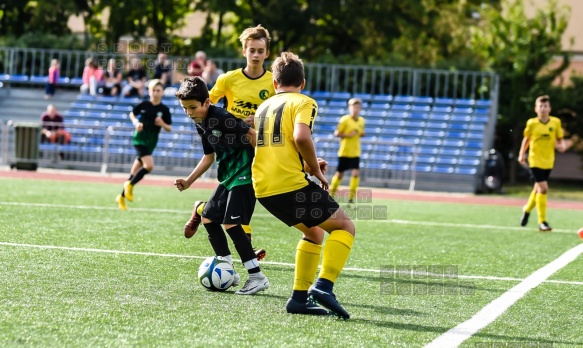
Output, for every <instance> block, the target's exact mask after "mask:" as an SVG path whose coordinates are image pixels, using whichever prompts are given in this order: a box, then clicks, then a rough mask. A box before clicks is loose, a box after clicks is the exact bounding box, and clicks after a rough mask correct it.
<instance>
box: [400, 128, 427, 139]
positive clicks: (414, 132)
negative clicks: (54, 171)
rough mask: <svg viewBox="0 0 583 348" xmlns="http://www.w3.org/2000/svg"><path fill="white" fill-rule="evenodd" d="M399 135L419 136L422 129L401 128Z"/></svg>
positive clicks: (421, 133)
mask: <svg viewBox="0 0 583 348" xmlns="http://www.w3.org/2000/svg"><path fill="white" fill-rule="evenodd" d="M401 135H403V136H405V137H417V138H418V137H421V136H422V135H423V131H422V130H421V129H401Z"/></svg>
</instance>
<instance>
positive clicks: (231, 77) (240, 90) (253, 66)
mask: <svg viewBox="0 0 583 348" xmlns="http://www.w3.org/2000/svg"><path fill="white" fill-rule="evenodd" d="M239 41H241V45H242V46H243V55H244V56H245V58H246V59H247V66H246V67H245V68H240V69H236V70H231V71H229V72H227V73H225V74H222V75H220V76H219V78H218V79H217V82H216V84H215V85H214V87H213V88H212V89H211V91H210V92H209V98H210V100H211V103H213V104H216V103H217V102H218V101H219V100H220V99H221V98H223V97H226V98H227V111H229V113H231V114H232V115H234V116H235V117H238V118H240V119H243V120H245V123H247V124H249V125H250V126H251V127H253V122H254V119H255V110H257V108H258V107H259V105H260V104H261V103H262V102H263V101H264V100H266V99H267V98H269V97H271V96H273V95H274V94H275V89H274V88H273V76H272V74H271V72H270V71H267V70H266V69H265V68H264V67H263V62H265V59H267V57H269V44H270V42H271V37H270V36H269V31H267V29H265V28H264V27H262V26H261V25H258V26H256V27H253V28H247V29H245V30H244V31H243V33H242V34H241V36H239ZM205 203H206V202H203V201H196V202H194V209H193V211H192V216H191V217H190V220H188V222H187V223H186V224H185V225H184V236H185V237H186V238H190V237H192V236H193V235H194V234H195V233H196V231H197V229H198V226H199V225H200V222H201V215H200V214H201V213H202V210H203V209H204V206H205ZM243 229H244V230H245V233H246V234H247V237H249V240H251V227H250V226H249V225H244V226H243ZM255 254H256V255H257V260H263V259H264V258H265V255H266V252H265V249H261V248H259V249H256V250H255Z"/></svg>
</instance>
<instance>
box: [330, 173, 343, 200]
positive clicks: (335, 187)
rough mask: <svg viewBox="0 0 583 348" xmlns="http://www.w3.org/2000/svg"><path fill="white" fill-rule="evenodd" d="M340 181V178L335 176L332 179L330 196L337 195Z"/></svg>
mask: <svg viewBox="0 0 583 348" xmlns="http://www.w3.org/2000/svg"><path fill="white" fill-rule="evenodd" d="M340 181H341V180H340V179H338V176H336V175H334V176H333V177H332V182H331V183H330V196H334V195H335V194H336V191H337V190H338V186H340Z"/></svg>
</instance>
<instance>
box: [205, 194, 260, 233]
mask: <svg viewBox="0 0 583 348" xmlns="http://www.w3.org/2000/svg"><path fill="white" fill-rule="evenodd" d="M255 201H256V200H255V191H254V190H253V185H252V184H247V185H241V186H235V187H233V188H232V189H230V190H227V188H226V187H225V186H223V185H219V186H217V188H216V189H215V191H214V192H213V193H212V194H211V197H210V198H209V200H208V202H206V204H205V206H204V209H203V211H202V216H203V217H205V218H207V219H209V220H211V221H213V222H218V223H219V224H229V225H249V222H251V216H253V210H254V209H255Z"/></svg>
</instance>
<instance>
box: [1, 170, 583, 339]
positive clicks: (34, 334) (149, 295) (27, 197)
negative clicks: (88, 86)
mask: <svg viewBox="0 0 583 348" xmlns="http://www.w3.org/2000/svg"><path fill="white" fill-rule="evenodd" d="M120 190H121V182H120V184H117V185H112V184H97V183H77V182H60V181H43V180H32V181H31V180H21V179H0V270H1V271H0V346H2V347H138V346H139V347H218V346H223V347H232V346H239V347H301V346H305V347H308V346H313V347H383V346H401V347H422V346H424V345H426V344H428V343H429V342H431V341H432V340H433V339H435V338H437V337H439V336H440V335H441V334H443V333H444V332H446V331H448V330H449V329H451V328H453V327H455V326H456V325H458V324H459V323H462V322H464V321H466V320H467V319H469V318H471V317H472V316H473V315H474V314H476V313H477V312H479V311H480V310H481V309H482V308H483V307H484V306H486V305H487V304H489V303H490V302H491V301H493V300H494V299H496V298H498V297H499V296H501V295H502V294H503V293H504V292H506V291H507V290H509V289H510V288H512V287H513V286H515V285H517V284H518V283H520V282H521V280H522V279H524V278H526V277H528V276H529V275H531V274H532V273H533V272H535V271H536V270H538V269H539V268H541V267H543V266H545V265H547V264H548V263H550V262H551V261H553V260H555V259H556V258H558V257H559V256H560V255H561V254H563V253H564V252H566V251H567V250H569V249H571V248H573V247H575V246H576V245H578V244H579V243H581V240H580V239H579V237H577V235H576V233H575V231H577V229H578V228H580V227H582V224H583V212H581V211H576V210H559V209H549V210H548V216H549V217H548V218H549V221H550V222H551V223H552V225H553V227H555V229H556V231H553V232H552V233H546V234H543V233H539V232H537V230H536V227H535V225H536V224H535V223H536V221H535V220H536V214H534V216H533V217H532V220H533V221H531V224H530V226H529V227H527V228H520V227H518V220H519V217H520V208H516V207H508V206H485V205H484V206H482V205H462V204H451V203H423V202H408V201H396V200H374V201H373V203H372V204H371V205H374V206H376V207H380V209H385V211H386V212H387V216H386V219H384V220H379V219H377V220H374V219H358V220H356V222H355V223H356V227H357V233H356V239H355V243H354V247H353V250H352V253H351V256H350V259H349V261H348V264H347V265H346V267H347V270H345V271H344V272H343V273H342V274H341V276H340V278H339V279H338V282H337V285H336V287H335V292H336V294H337V296H338V298H339V301H340V302H341V303H342V304H343V305H344V306H345V308H346V309H347V310H348V311H349V312H350V314H351V316H352V317H351V319H350V320H347V321H343V320H340V319H337V318H334V317H310V316H298V315H289V314H287V313H286V312H285V302H286V300H287V298H288V297H289V296H290V294H291V287H292V282H293V262H294V256H295V248H296V244H297V242H298V240H299V238H300V233H299V232H297V231H296V230H295V229H293V228H288V227H287V226H285V225H284V224H282V223H280V222H279V221H278V220H276V219H275V218H273V217H271V216H270V215H269V214H268V213H267V212H266V211H265V210H264V209H263V208H262V207H261V206H260V205H259V204H258V205H257V207H256V210H255V215H254V218H253V221H252V227H253V231H254V244H255V245H256V246H260V247H263V248H265V249H267V252H268V255H267V259H266V260H265V261H266V262H264V263H262V269H263V270H264V272H265V274H266V275H267V276H268V277H269V279H270V283H271V287H270V288H269V289H268V290H267V291H265V292H262V293H259V294H258V295H255V296H238V295H235V294H234V289H229V290H228V291H227V292H225V293H213V292H209V291H206V290H205V289H203V288H202V286H200V285H199V284H198V283H197V280H196V272H197V268H198V265H199V264H200V262H201V261H202V260H203V259H204V258H205V257H207V256H211V255H212V251H211V248H210V245H209V243H208V240H207V239H206V231H204V228H202V227H201V230H199V232H198V233H197V234H196V235H195V236H194V237H193V238H192V239H185V238H184V237H183V235H182V226H183V225H184V223H185V221H186V220H187V219H188V218H189V216H190V210H191V206H192V202H193V201H195V200H197V199H205V198H207V197H208V195H209V194H210V191H208V190H188V191H185V192H182V193H179V192H178V191H176V190H175V189H174V188H173V187H172V186H171V183H170V184H169V185H168V187H155V186H146V185H138V186H136V188H135V190H134V195H135V202H133V203H128V205H129V208H130V210H129V211H127V212H122V211H119V210H118V209H117V206H116V204H115V202H114V198H115V196H116V194H117V193H119V191H120ZM525 198H526V197H525ZM551 198H552V197H551ZM361 206H362V205H361ZM232 250H233V251H234V248H232ZM234 256H235V259H237V255H236V253H235V255H234ZM235 267H236V269H237V270H238V271H239V272H240V273H241V275H242V280H243V281H244V280H245V279H246V274H245V272H244V269H243V267H242V265H241V264H240V263H237V262H236V263H235ZM395 269H397V270H414V271H418V272H421V273H414V274H413V275H411V274H409V275H405V274H403V273H393V272H392V270H395ZM424 270H429V271H430V272H433V273H437V274H443V273H447V274H451V275H453V276H454V277H450V278H448V277H440V276H438V275H437V274H436V275H431V276H427V275H426V276H424V275H422V272H423V271H424ZM440 272H441V273H440ZM582 275H583V258H582V257H581V256H580V257H578V258H577V259H576V260H575V261H573V262H572V263H570V264H569V265H567V266H566V267H564V268H563V269H561V270H560V271H558V272H557V273H555V274H554V275H553V276H552V277H551V278H550V279H549V281H546V282H544V283H542V284H541V285H540V286H538V287H536V288H535V289H533V290H532V291H530V292H529V293H527V294H526V296H524V297H523V298H522V299H520V300H519V301H517V302H516V303H515V304H514V305H513V306H511V307H510V308H509V309H508V310H507V311H506V312H505V313H504V314H503V315H501V316H500V317H499V318H497V319H496V320H495V321H494V322H493V323H492V324H490V325H488V326H486V327H485V328H484V329H483V330H481V331H479V332H478V333H476V334H475V335H473V336H472V337H471V338H470V339H468V340H467V341H465V342H464V343H463V344H462V347H474V346H484V347H493V346H513V344H519V345H520V346H532V345H533V344H538V345H541V346H552V347H575V346H581V345H583V329H581V328H583V314H582V313H583V311H582V309H583V300H582V299H581V294H582V293H583V276H582ZM495 344H498V345H495Z"/></svg>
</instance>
